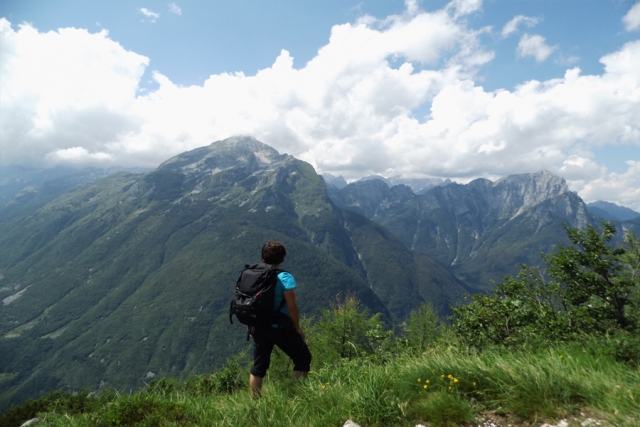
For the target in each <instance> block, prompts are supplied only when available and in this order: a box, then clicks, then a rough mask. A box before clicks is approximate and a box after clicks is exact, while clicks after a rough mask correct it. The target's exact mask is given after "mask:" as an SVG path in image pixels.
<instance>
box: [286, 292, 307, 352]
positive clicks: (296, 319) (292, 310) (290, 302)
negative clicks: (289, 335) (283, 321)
mask: <svg viewBox="0 0 640 427" xmlns="http://www.w3.org/2000/svg"><path fill="white" fill-rule="evenodd" d="M284 301H285V302H286V303H287V310H289V316H290V317H291V320H292V321H293V327H294V328H295V329H296V332H297V333H298V334H299V335H300V336H301V337H302V339H303V340H304V339H305V336H304V332H302V328H300V312H299V311H298V304H297V303H296V294H295V292H294V291H293V289H292V290H290V291H285V293H284Z"/></svg>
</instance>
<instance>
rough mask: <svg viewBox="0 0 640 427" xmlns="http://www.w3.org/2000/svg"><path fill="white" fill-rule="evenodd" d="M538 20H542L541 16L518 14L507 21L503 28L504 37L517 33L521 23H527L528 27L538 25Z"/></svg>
mask: <svg viewBox="0 0 640 427" xmlns="http://www.w3.org/2000/svg"><path fill="white" fill-rule="evenodd" d="M538 22H540V19H539V18H533V17H531V16H524V15H518V16H516V17H515V18H513V19H512V20H511V21H509V22H507V23H506V24H505V26H504V27H503V28H502V37H509V36H510V35H511V34H513V33H515V32H516V31H517V30H518V26H519V25H520V24H523V25H526V26H527V27H529V28H531V27H534V26H536V25H537V24H538Z"/></svg>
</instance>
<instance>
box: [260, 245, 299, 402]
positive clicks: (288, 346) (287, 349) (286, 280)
mask: <svg viewBox="0 0 640 427" xmlns="http://www.w3.org/2000/svg"><path fill="white" fill-rule="evenodd" d="M286 255H287V251H286V249H285V248H284V245H282V243H280V242H276V241H274V240H270V241H268V242H267V243H265V244H264V246H263V247H262V254H261V258H262V262H263V263H265V264H269V265H271V266H272V267H273V268H276V269H279V268H280V265H281V264H282V263H283V262H284V258H285V256H286ZM295 289H296V281H295V279H294V278H293V276H292V275H291V274H290V273H288V272H286V271H280V272H279V273H278V280H277V283H276V288H275V296H274V310H276V317H275V318H276V319H278V320H277V322H275V323H273V324H270V325H269V324H267V325H260V326H254V327H252V328H251V329H250V333H251V336H252V337H253V366H252V367H251V371H250V372H251V375H250V377H249V388H250V391H251V396H252V397H259V396H260V394H261V392H262V382H263V379H264V377H265V375H266V373H267V370H268V369H269V365H270V363H271V352H272V351H273V346H274V345H276V346H278V347H279V348H280V349H281V350H282V351H283V352H284V353H285V354H286V355H287V356H288V357H289V358H290V359H291V360H292V362H293V377H294V378H300V377H306V376H307V374H308V373H309V370H310V365H311V352H310V351H309V348H308V347H307V344H306V343H305V335H304V332H303V330H302V328H301V327H300V313H299V310H298V304H297V303H296V295H295Z"/></svg>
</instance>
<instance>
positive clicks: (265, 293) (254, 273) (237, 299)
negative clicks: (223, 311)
mask: <svg viewBox="0 0 640 427" xmlns="http://www.w3.org/2000/svg"><path fill="white" fill-rule="evenodd" d="M282 271H283V270H280V269H278V268H274V267H273V266H272V265H269V264H265V263H259V264H251V265H249V264H247V265H245V267H244V270H242V273H240V277H238V281H237V282H236V294H235V296H234V297H233V299H232V300H231V305H230V307H229V321H230V322H231V323H233V319H232V316H233V315H234V314H235V315H236V317H237V318H238V320H239V321H240V323H242V324H245V325H247V326H249V327H251V326H261V325H269V324H270V323H278V316H277V314H278V311H280V309H281V308H282V307H284V299H283V300H282V303H281V304H280V307H278V308H277V309H274V306H273V305H274V297H275V293H276V292H275V291H276V284H277V283H278V273H281V272H282Z"/></svg>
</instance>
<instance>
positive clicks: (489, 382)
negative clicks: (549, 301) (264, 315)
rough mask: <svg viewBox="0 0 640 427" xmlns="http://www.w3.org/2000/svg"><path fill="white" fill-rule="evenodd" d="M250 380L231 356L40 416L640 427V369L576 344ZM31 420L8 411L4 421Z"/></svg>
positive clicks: (60, 403) (97, 422) (208, 422)
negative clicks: (584, 422) (259, 390)
mask: <svg viewBox="0 0 640 427" xmlns="http://www.w3.org/2000/svg"><path fill="white" fill-rule="evenodd" d="M247 379H248V371H247V368H246V367H241V366H240V365H238V364H237V363H236V362H230V364H229V365H228V366H227V368H225V369H224V370H223V371H221V372H218V373H216V374H214V375H205V376H198V377H192V378H190V379H188V380H187V381H185V382H179V381H177V380H161V381H157V382H154V383H153V384H152V385H150V387H148V388H147V389H146V390H143V391H141V392H138V393H135V394H131V395H120V394H117V393H113V392H111V393H110V394H98V395H83V396H84V397H82V399H80V398H79V397H78V395H76V396H71V395H69V399H72V398H73V399H75V400H74V402H75V403H74V405H75V406H73V408H75V409H73V408H71V407H66V406H65V404H64V399H62V398H61V397H60V396H59V398H58V400H57V403H56V404H55V405H50V406H49V407H46V408H41V409H40V412H39V414H38V415H37V416H38V418H39V419H40V423H39V425H43V426H98V427H102V426H123V425H132V426H230V427H231V426H233V427H241V426H251V427H254V426H310V427H311V426H318V427H327V426H342V425H343V424H344V422H345V421H346V420H348V419H351V420H353V421H355V422H357V423H359V424H360V425H362V426H363V427H374V426H412V427H413V426H415V425H416V424H418V423H420V422H423V423H425V422H429V423H431V425H433V426H447V425H463V424H465V423H471V422H477V421H478V418H479V417H480V416H482V415H483V414H485V413H487V412H490V413H492V414H503V415H506V416H509V417H510V419H513V420H518V419H520V420H524V421H527V422H536V421H538V422H540V423H542V420H546V421H554V420H557V419H559V418H564V417H570V416H574V417H576V416H577V417H578V418H580V413H581V412H586V413H588V414H589V416H591V417H595V418H597V419H598V420H600V421H601V422H602V423H603V424H602V425H612V426H626V427H632V426H634V427H637V426H638V420H640V371H639V370H638V368H637V367H630V366H629V365H625V364H622V363H619V362H616V361H615V360H614V359H613V358H610V357H606V356H598V355H594V354H592V352H587V351H584V349H582V348H581V347H578V346H571V345H562V346H556V347H548V348H546V349H540V350H531V349H529V350H527V351H525V350H522V351H519V352H514V351H513V350H511V351H509V352H506V351H501V350H491V351H486V352H483V353H481V354H471V355H470V354H466V353H465V352H463V351H461V350H459V349H457V348H455V347H449V348H447V347H439V348H435V349H430V350H427V351H426V352H424V353H422V354H419V355H411V356H410V355H404V356H399V357H397V358H394V359H391V360H389V361H387V362H386V363H373V362H367V361H365V360H363V359H354V360H350V361H343V362H340V363H336V364H332V365H325V366H324V367H322V368H321V369H319V370H317V371H314V372H311V373H310V375H309V377H308V378H307V379H303V380H299V381H294V380H282V379H275V378H274V377H272V378H269V377H267V379H266V381H265V387H264V389H263V396H262V397H261V398H260V399H251V398H250V397H249V393H248V386H247V384H246V382H247ZM83 399H84V400H83ZM83 402H84V403H83ZM14 409H16V408H14ZM17 409H19V408H17ZM16 413H17V412H16V411H14V415H15V414H16ZM6 415H9V413H7V414H6ZM31 417H32V416H30V415H29V414H26V413H25V414H23V418H24V419H22V420H18V419H17V418H14V419H12V420H8V419H7V418H6V416H5V418H3V419H2V421H4V422H5V423H3V427H4V425H7V426H10V425H20V424H16V423H17V422H19V421H22V422H23V421H25V420H26V419H29V418H31ZM7 422H13V424H6V423H7Z"/></svg>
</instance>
